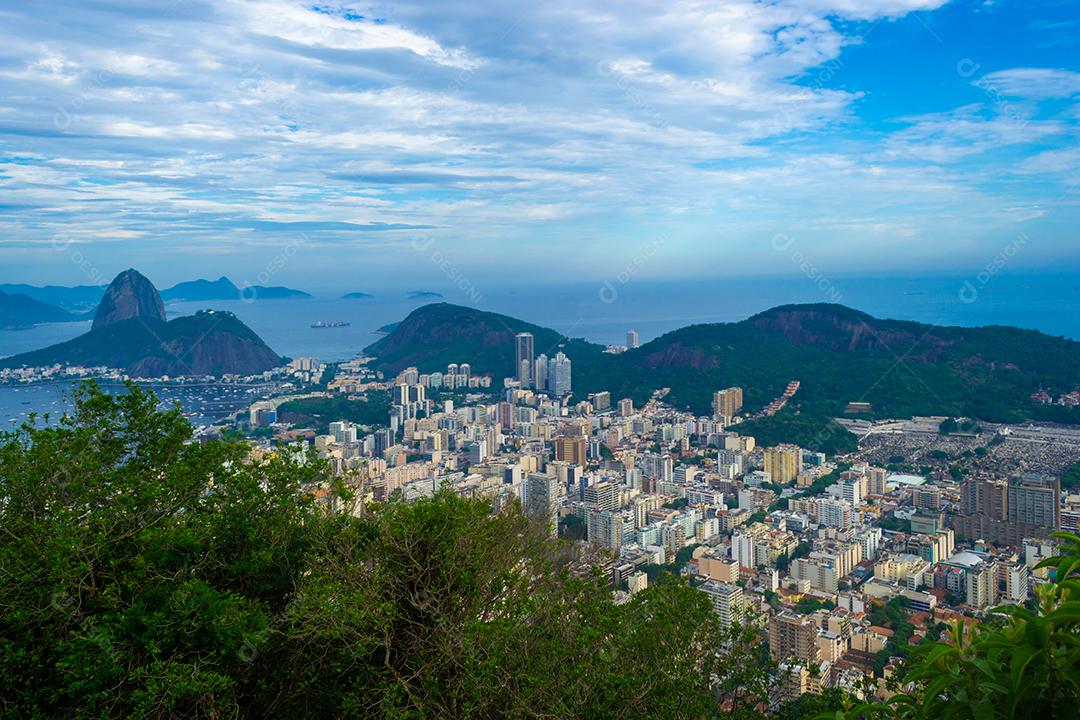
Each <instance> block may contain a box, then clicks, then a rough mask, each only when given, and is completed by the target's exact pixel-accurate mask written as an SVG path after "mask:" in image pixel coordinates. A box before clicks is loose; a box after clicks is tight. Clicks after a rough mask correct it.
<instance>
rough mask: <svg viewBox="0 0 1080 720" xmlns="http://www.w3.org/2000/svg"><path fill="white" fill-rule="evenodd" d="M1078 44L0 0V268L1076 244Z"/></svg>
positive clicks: (305, 272) (757, 22)
mask: <svg viewBox="0 0 1080 720" xmlns="http://www.w3.org/2000/svg"><path fill="white" fill-rule="evenodd" d="M1078 44H1080V5H1078V4H1077V3H1075V2H1071V1H1069V0H1030V1H1026V2H1020V1H1013V0H995V1H993V2H989V1H983V0H978V1H974V0H967V1H960V0H958V1H953V2H947V1H946V0H790V1H786V0H783V1H775V2H752V1H751V0H731V1H723V0H721V1H717V2H638V1H635V0H612V1H610V2H586V1H585V0H540V1H538V2H514V1H508V0H492V1H489V0H470V2H464V3H463V2H453V3H450V2H443V1H442V0H422V1H421V2H415V3H407V2H404V3H397V2H389V3H377V4H362V3H351V2H333V1H331V0H326V1H323V0H310V1H306V2H305V1H299V2H295V1H293V0H216V1H215V2H203V1H202V0H157V1H155V2H150V1H149V0H147V1H145V2H133V1H132V0H49V2H48V3H37V2H34V3H31V2H15V1H13V0H0V282H29V283H32V284H46V283H55V284H64V285H75V284H99V283H103V282H107V281H108V280H109V279H111V277H112V276H113V275H115V274H116V273H117V272H119V271H121V270H123V269H125V268H127V267H136V268H138V269H139V270H141V271H143V272H144V273H145V274H147V275H148V276H149V277H151V278H152V279H153V280H154V281H155V282H156V283H157V284H158V285H159V286H161V287H164V286H167V285H169V284H172V283H174V282H178V281H182V280H187V279H192V278H195V277H211V278H213V277H218V276H220V275H223V274H226V275H229V276H230V277H231V278H233V280H234V281H236V282H237V283H238V284H240V283H242V282H248V283H251V284H270V285H290V286H294V287H302V288H305V287H348V288H350V289H355V290H365V289H367V288H375V287H386V286H390V285H394V284H400V285H403V286H410V287H420V286H423V287H433V288H436V287H439V286H440V285H445V284H448V283H450V284H452V283H455V282H459V281H460V279H461V278H474V279H479V278H500V279H505V280H507V281H510V282H517V281H522V282H526V281H528V282H547V281H553V280H577V279H583V280H584V279H588V280H592V279H595V278H612V277H615V278H619V279H620V280H621V279H622V278H629V277H648V278H658V279H659V278H682V277H687V278H707V277H725V276H733V275H739V276H745V275H751V276H752V275H758V274H760V275H776V274H781V275H783V274H799V273H803V274H809V273H810V272H811V271H813V272H817V273H819V274H836V275H840V274H866V275H875V274H894V273H913V274H917V273H942V272H956V273H967V274H976V273H980V272H986V271H988V269H990V268H994V272H997V271H999V270H1001V269H1005V268H1007V270H1008V271H1010V272H1012V271H1032V272H1035V271H1042V270H1047V269H1053V270H1058V271H1060V270H1063V269H1066V270H1067V269H1078V268H1080V238H1078V237H1077V235H1078V230H1077V229H1078V228H1080V193H1078V192H1077V190H1078V185H1080V144H1078V136H1077V126H1078V123H1080V47H1078ZM474 282H475V280H474Z"/></svg>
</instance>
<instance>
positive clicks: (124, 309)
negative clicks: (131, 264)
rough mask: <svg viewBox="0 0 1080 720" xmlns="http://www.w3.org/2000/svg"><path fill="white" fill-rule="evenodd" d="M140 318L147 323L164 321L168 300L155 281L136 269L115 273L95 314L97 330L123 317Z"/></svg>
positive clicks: (124, 318)
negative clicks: (163, 298) (165, 300)
mask: <svg viewBox="0 0 1080 720" xmlns="http://www.w3.org/2000/svg"><path fill="white" fill-rule="evenodd" d="M132 318H140V319H142V320H144V321H146V322H154V323H157V322H165V303H163V302H162V301H161V295H160V294H159V293H158V291H157V288H155V287H154V284H153V283H152V282H150V281H149V280H147V279H146V277H145V276H144V275H142V274H141V273H139V272H137V271H136V270H125V271H124V272H122V273H120V274H119V275H117V276H116V278H115V279H114V280H113V281H112V283H110V284H109V287H108V289H107V290H106V291H105V297H104V298H102V300H101V303H100V304H99V305H98V309H97V314H95V315H94V325H93V328H92V329H94V330H98V329H100V328H103V327H108V326H109V325H113V324H115V323H118V322H123V321H124V320H130V319H132Z"/></svg>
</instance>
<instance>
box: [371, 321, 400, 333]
mask: <svg viewBox="0 0 1080 720" xmlns="http://www.w3.org/2000/svg"><path fill="white" fill-rule="evenodd" d="M400 324H401V321H400V320H399V321H397V322H392V323H386V324H385V325H383V326H382V327H380V328H379V329H377V330H375V333H376V334H377V335H389V334H390V333H392V332H394V330H395V329H396V328H397V326H398V325H400Z"/></svg>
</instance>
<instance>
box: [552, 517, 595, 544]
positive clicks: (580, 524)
mask: <svg viewBox="0 0 1080 720" xmlns="http://www.w3.org/2000/svg"><path fill="white" fill-rule="evenodd" d="M588 536H589V530H588V527H587V526H586V524H585V520H583V519H582V518H581V517H580V516H579V515H566V516H565V517H561V518H559V537H561V538H564V539H566V540H586V539H588Z"/></svg>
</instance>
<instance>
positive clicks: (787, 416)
mask: <svg viewBox="0 0 1080 720" xmlns="http://www.w3.org/2000/svg"><path fill="white" fill-rule="evenodd" d="M735 429H736V430H737V431H738V432H739V434H740V435H751V436H753V438H754V439H755V440H756V441H757V443H758V444H759V445H765V446H767V447H769V446H773V445H779V444H780V443H794V444H796V445H798V446H800V447H803V448H806V449H807V450H817V451H820V452H824V453H826V454H828V455H837V454H843V453H849V452H854V451H855V450H857V449H858V446H859V444H858V439H857V438H856V437H855V436H854V435H853V434H852V433H851V432H849V431H848V430H847V428H845V427H843V426H842V425H840V424H839V423H838V422H836V421H835V420H833V419H832V418H831V417H829V416H828V415H821V414H814V413H809V412H801V413H796V412H793V411H791V410H784V411H782V412H778V413H777V414H775V415H773V416H771V417H762V418H758V419H756V420H748V421H746V422H744V423H739V425H737V426H736V427H735Z"/></svg>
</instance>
